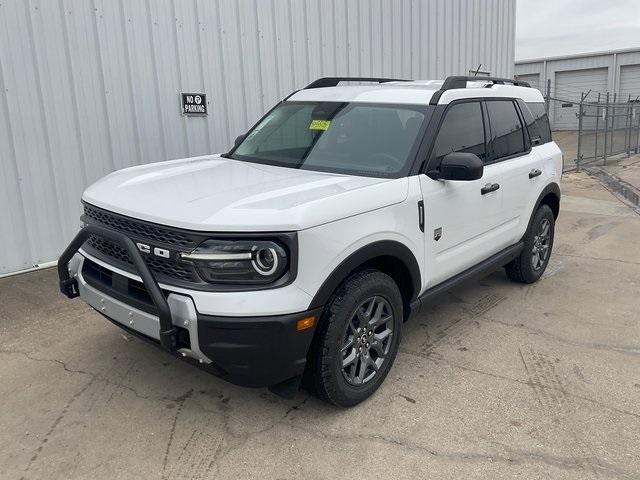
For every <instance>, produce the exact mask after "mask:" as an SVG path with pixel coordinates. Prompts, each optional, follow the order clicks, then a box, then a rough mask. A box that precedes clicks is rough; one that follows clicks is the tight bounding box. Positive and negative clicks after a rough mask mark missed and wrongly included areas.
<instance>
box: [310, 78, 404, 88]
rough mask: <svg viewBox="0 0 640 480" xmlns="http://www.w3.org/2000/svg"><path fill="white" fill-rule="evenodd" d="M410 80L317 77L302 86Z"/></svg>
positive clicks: (320, 86) (316, 86) (402, 80)
mask: <svg viewBox="0 0 640 480" xmlns="http://www.w3.org/2000/svg"><path fill="white" fill-rule="evenodd" d="M409 81H410V80H404V79H400V78H375V77H323V78H319V79H318V80H316V81H315V82H311V83H310V84H309V85H307V86H306V87H304V88H303V90H307V89H308V88H323V87H335V86H336V85H338V84H339V83H340V82H375V83H387V82H409Z"/></svg>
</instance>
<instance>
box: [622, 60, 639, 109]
mask: <svg viewBox="0 0 640 480" xmlns="http://www.w3.org/2000/svg"><path fill="white" fill-rule="evenodd" d="M629 95H631V100H635V99H636V97H640V65H623V66H622V67H620V100H622V101H626V100H627V99H628V98H629Z"/></svg>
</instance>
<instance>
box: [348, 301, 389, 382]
mask: <svg viewBox="0 0 640 480" xmlns="http://www.w3.org/2000/svg"><path fill="white" fill-rule="evenodd" d="M392 338H393V310H392V309H391V306H390V305H389V302H388V301H387V300H386V299H385V298H384V297H379V296H373V297H370V298H367V299H366V300H365V301H364V302H362V303H361V304H360V305H359V306H358V307H357V308H356V310H355V311H354V312H353V315H352V316H351V320H350V321H349V323H348V324H347V326H346V328H345V333H344V341H343V344H342V349H341V352H342V374H343V375H344V378H345V379H346V380H347V382H348V383H349V384H351V385H362V384H364V383H367V382H369V381H370V380H372V379H373V378H374V377H375V375H376V374H377V373H378V372H379V371H380V368H381V367H382V366H383V364H384V362H385V359H386V357H387V355H388V353H389V348H390V347H391V340H392Z"/></svg>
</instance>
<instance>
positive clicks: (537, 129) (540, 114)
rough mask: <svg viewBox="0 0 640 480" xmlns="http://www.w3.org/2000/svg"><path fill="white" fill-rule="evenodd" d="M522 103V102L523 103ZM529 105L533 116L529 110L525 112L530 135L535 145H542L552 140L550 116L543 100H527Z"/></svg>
mask: <svg viewBox="0 0 640 480" xmlns="http://www.w3.org/2000/svg"><path fill="white" fill-rule="evenodd" d="M521 105H522V104H521ZM527 107H528V108H529V112H530V113H531V117H529V115H527V112H523V115H524V116H525V121H526V123H527V130H529V137H530V138H531V144H532V145H533V146H536V145H542V144H543V143H548V142H550V141H551V127H550V126H549V116H548V115H547V112H546V111H545V108H544V103H543V102H527Z"/></svg>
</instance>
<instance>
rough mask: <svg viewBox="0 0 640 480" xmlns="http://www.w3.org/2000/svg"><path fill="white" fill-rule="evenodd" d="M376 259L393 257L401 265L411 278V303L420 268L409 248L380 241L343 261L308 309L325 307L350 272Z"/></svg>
mask: <svg viewBox="0 0 640 480" xmlns="http://www.w3.org/2000/svg"><path fill="white" fill-rule="evenodd" d="M377 257H394V258H396V259H398V261H399V262H401V263H402V264H403V266H404V267H405V268H406V269H407V271H408V272H409V276H410V277H411V283H412V285H413V296H412V298H411V299H410V301H413V300H414V299H415V298H416V297H417V295H418V293H420V288H421V286H422V277H421V275H420V266H419V265H418V261H417V260H416V257H415V256H414V255H413V252H412V251H411V250H410V249H409V247H407V246H406V245H404V244H402V243H400V242H398V241H395V240H380V241H377V242H373V243H370V244H368V245H366V246H364V247H362V248H360V249H358V250H356V251H355V252H353V253H352V254H351V255H349V256H348V257H347V258H346V259H344V260H343V261H342V262H341V263H340V264H339V265H338V266H337V267H336V268H335V269H334V270H333V272H331V274H330V275H329V276H328V277H327V278H326V279H325V281H324V282H323V283H322V285H321V286H320V288H319V289H318V291H317V292H316V294H315V296H314V297H313V300H311V304H310V306H309V308H310V309H312V308H319V307H323V306H324V305H326V303H327V302H328V301H329V298H331V295H332V294H333V292H334V291H335V290H336V288H338V286H339V285H340V284H341V283H342V282H343V281H344V280H345V279H346V278H347V276H348V275H349V274H350V273H351V272H353V271H354V270H356V269H357V268H358V267H359V266H361V265H363V264H365V263H366V262H368V261H370V260H373V259H374V258H377Z"/></svg>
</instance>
